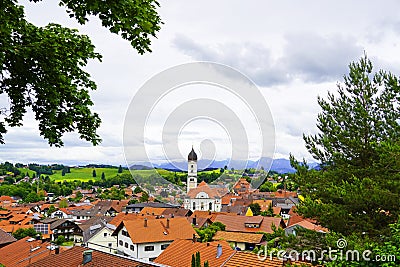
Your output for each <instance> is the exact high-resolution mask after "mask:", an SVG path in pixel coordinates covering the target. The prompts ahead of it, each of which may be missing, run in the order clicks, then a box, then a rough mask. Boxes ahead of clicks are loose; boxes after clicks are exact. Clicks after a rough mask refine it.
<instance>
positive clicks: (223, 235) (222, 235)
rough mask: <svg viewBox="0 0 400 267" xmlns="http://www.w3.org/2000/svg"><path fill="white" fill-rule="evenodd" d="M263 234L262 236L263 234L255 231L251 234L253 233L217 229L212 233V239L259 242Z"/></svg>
mask: <svg viewBox="0 0 400 267" xmlns="http://www.w3.org/2000/svg"><path fill="white" fill-rule="evenodd" d="M263 236H264V235H263V234H256V233H254V234H253V233H241V232H226V231H218V232H217V233H216V234H215V235H214V237H213V240H226V241H228V242H242V243H252V244H260V243H261V241H262V238H263Z"/></svg>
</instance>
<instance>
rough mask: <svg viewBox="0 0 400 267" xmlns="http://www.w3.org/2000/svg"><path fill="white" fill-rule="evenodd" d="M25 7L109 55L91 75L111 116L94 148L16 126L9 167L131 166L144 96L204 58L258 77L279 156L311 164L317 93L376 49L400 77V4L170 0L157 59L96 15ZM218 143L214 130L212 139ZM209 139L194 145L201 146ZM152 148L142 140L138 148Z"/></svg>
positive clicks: (5, 153)
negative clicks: (134, 118)
mask: <svg viewBox="0 0 400 267" xmlns="http://www.w3.org/2000/svg"><path fill="white" fill-rule="evenodd" d="M22 3H23V4H24V5H25V6H26V12H27V16H28V18H29V19H30V20H32V21H33V22H34V23H35V24H38V25H46V24H47V23H49V22H57V23H61V24H63V25H66V26H70V27H74V28H78V29H79V31H80V32H82V33H84V34H87V35H89V36H90V38H91V39H92V40H93V43H94V44H95V46H96V47H97V50H98V51H99V52H100V53H102V55H103V62H101V63H99V62H96V61H92V62H90V64H89V66H88V67H87V70H88V71H89V72H90V74H91V75H92V78H93V79H94V80H95V81H96V83H97V85H98V89H97V90H96V91H95V92H91V95H92V98H93V101H94V103H95V106H94V107H93V109H94V110H95V111H96V112H98V113H99V115H100V117H101V118H102V125H101V128H100V129H99V134H100V135H101V137H102V139H103V143H102V144H101V145H100V146H98V147H92V146H91V145H90V144H89V143H87V142H84V141H81V140H79V139H78V136H77V135H76V134H68V135H66V136H65V139H64V141H65V146H64V147H63V148H49V146H48V145H47V142H46V141H44V140H43V139H42V138H41V137H40V136H39V133H38V131H37V128H38V126H37V123H36V121H35V120H34V119H33V116H32V115H31V114H28V115H27V116H26V118H25V121H24V126H23V127H20V128H15V129H9V133H8V134H7V135H6V136H5V141H6V144H5V145H2V147H1V153H0V161H6V160H9V161H13V162H18V161H19V162H25V163H27V162H39V163H52V162H61V163H65V164H79V163H80V164H85V163H105V164H117V165H119V164H124V162H125V159H124V154H123V147H122V135H123V125H124V119H125V113H126V111H127V108H128V105H129V103H130V101H131V99H132V98H133V96H134V95H135V93H136V91H137V90H138V89H139V88H140V87H141V86H142V85H143V84H144V83H145V82H146V81H147V80H148V79H150V78H151V77H152V76H153V75H155V74H157V73H159V72H160V71H163V70H165V69H167V68H170V67H172V66H175V65H178V64H182V63H187V62H192V61H196V60H202V61H203V60H205V61H213V62H217V63H222V64H226V65H229V66H232V67H234V68H236V69H237V70H239V71H241V72H242V73H243V74H245V75H247V76H248V77H250V78H251V79H252V80H253V81H254V82H255V83H256V84H257V85H258V87H259V88H260V90H261V91H262V94H263V95H264V97H265V99H266V101H267V103H268V105H269V108H270V110H271V113H272V116H273V120H274V123H275V127H276V134H275V137H276V138H275V139H276V151H275V157H276V158H280V157H285V158H287V157H288V155H289V153H293V154H294V155H295V156H296V157H299V158H300V157H305V158H307V159H311V158H310V155H309V154H308V153H307V151H306V150H305V148H304V143H303V140H302V134H303V133H306V134H310V133H315V132H316V127H315V122H316V117H317V113H318V112H319V107H318V105H317V96H318V95H321V96H325V95H326V93H327V91H328V90H335V88H336V83H337V81H341V80H342V77H343V75H344V74H346V73H347V72H348V69H347V66H348V64H349V63H350V61H354V60H357V59H358V58H360V57H361V56H362V55H363V53H364V52H366V53H367V54H368V56H369V57H370V58H371V59H372V60H373V63H374V65H375V66H377V67H381V68H385V69H387V70H391V71H392V72H394V73H395V74H397V75H399V74H400V73H399V71H400V67H398V66H400V46H399V41H400V20H399V18H398V10H399V9H400V2H398V1H395V0H393V1H379V2H378V1H375V2H365V1H361V0H359V1H351V2H349V1H344V0H342V1H332V2H329V3H326V2H321V1H317V0H315V1H301V2H300V1H298V2H293V1H264V0H259V1H251V2H246V3H245V2H243V1H231V0H226V1H217V2H216V1H183V0H168V1H161V3H160V4H161V8H160V9H159V12H160V15H161V17H162V20H163V21H164V23H165V24H164V25H162V30H161V32H160V33H159V34H158V38H157V39H154V40H153V44H152V50H153V52H152V53H149V54H146V55H143V56H140V55H138V54H137V53H136V52H135V51H134V50H133V49H132V48H131V47H130V46H129V43H128V42H126V41H124V40H122V39H121V38H120V37H118V36H117V35H115V34H111V33H109V32H108V31H107V30H106V29H104V28H102V27H101V25H100V23H99V21H98V20H97V19H96V18H91V19H90V21H89V23H88V24H87V25H84V26H81V25H79V24H77V23H76V22H75V21H74V20H73V19H70V18H69V17H68V15H67V14H66V12H65V11H64V10H63V8H61V7H58V6H57V1H51V0H43V1H41V2H39V3H37V4H35V3H30V2H28V1H22ZM193 97H196V95H193ZM0 104H1V105H3V106H4V105H7V99H5V98H4V96H0ZM225 104H227V105H228V106H229V104H232V103H225ZM160 123H162V122H160ZM190 131H193V135H194V136H198V134H199V132H198V131H196V130H195V129H194V128H193V129H190V128H188V129H185V132H186V133H189V132H190ZM167 134H171V135H173V134H174V133H167ZM210 136H212V129H210V132H209V134H207V138H209V139H210ZM201 141H202V140H199V142H198V143H197V144H196V143H195V144H194V146H195V147H197V148H199V147H200V146H201ZM143 142H144V140H135V142H134V145H137V146H142V145H143ZM214 142H215V143H213V144H212V145H215V149H216V151H218V148H220V147H223V146H219V144H220V143H219V142H220V140H219V139H218V136H215V140H214ZM156 143H157V142H156ZM212 145H210V146H212ZM183 146H190V144H188V143H182V144H179V150H180V152H181V154H182V155H181V156H182V159H184V158H185V157H186V155H185V154H186V153H187V152H189V150H190V147H188V148H187V152H185V149H184V148H183ZM210 146H208V147H210ZM203 147H207V146H203ZM203 154H204V155H207V153H203ZM211 154H212V153H211ZM177 159H179V156H178V157H177ZM137 160H140V159H137ZM143 160H146V159H143Z"/></svg>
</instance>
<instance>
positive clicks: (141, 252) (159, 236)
mask: <svg viewBox="0 0 400 267" xmlns="http://www.w3.org/2000/svg"><path fill="white" fill-rule="evenodd" d="M113 236H116V237H117V253H118V254H122V255H125V256H129V257H133V258H136V259H142V260H149V261H153V260H154V259H155V258H157V257H158V256H159V255H160V254H161V252H163V251H164V250H165V249H166V248H167V247H168V246H169V244H171V243H172V242H173V241H174V240H175V239H192V238H193V236H196V232H195V231H194V229H193V228H192V226H191V224H190V223H189V222H188V221H187V219H186V218H167V219H165V218H159V219H156V218H145V217H138V218H137V219H133V220H130V221H122V222H121V223H120V224H119V225H118V227H117V229H116V230H115V231H114V233H113Z"/></svg>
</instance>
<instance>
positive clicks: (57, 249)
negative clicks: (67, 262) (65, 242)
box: [54, 246, 60, 255]
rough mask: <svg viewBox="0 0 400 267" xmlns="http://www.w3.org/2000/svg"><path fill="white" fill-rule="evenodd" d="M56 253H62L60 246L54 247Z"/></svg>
mask: <svg viewBox="0 0 400 267" xmlns="http://www.w3.org/2000/svg"><path fill="white" fill-rule="evenodd" d="M54 253H55V254H56V255H58V254H60V247H59V246H56V247H55V248H54Z"/></svg>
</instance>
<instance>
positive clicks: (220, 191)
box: [187, 181, 228, 198]
mask: <svg viewBox="0 0 400 267" xmlns="http://www.w3.org/2000/svg"><path fill="white" fill-rule="evenodd" d="M200 192H205V193H206V194H207V195H208V197H209V198H216V197H223V196H224V195H225V194H226V193H228V188H226V187H221V188H219V187H218V188H211V187H210V186H209V185H208V184H207V183H206V182H204V181H202V182H201V183H200V184H199V185H198V186H197V187H196V188H192V189H190V190H189V192H188V193H187V195H188V196H189V197H190V198H196V196H197V194H198V193H200Z"/></svg>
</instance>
